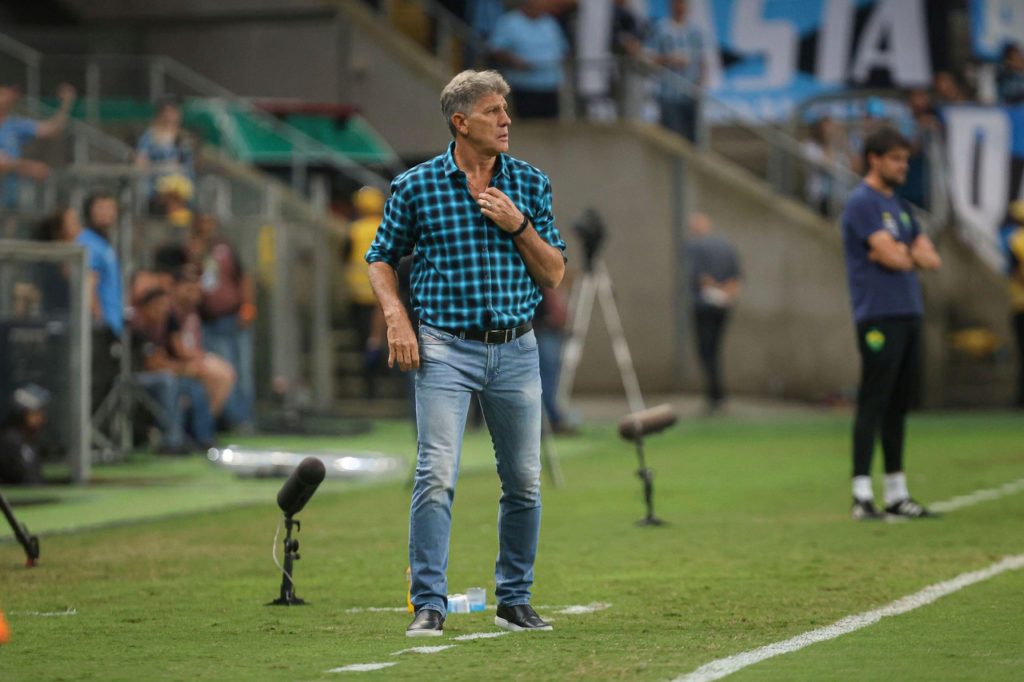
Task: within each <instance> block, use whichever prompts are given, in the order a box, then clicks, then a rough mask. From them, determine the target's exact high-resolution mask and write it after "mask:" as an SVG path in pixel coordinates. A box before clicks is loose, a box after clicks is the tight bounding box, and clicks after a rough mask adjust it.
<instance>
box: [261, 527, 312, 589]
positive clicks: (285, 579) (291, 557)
mask: <svg viewBox="0 0 1024 682" xmlns="http://www.w3.org/2000/svg"><path fill="white" fill-rule="evenodd" d="M292 526H295V532H296V533H298V532H299V531H300V530H302V524H301V523H300V522H299V521H298V520H297V519H293V518H292V516H291V514H285V516H284V527H285V536H284V570H283V571H282V572H281V596H280V597H278V598H277V599H275V600H274V601H272V602H270V603H269V604H267V606H303V605H305V603H306V600H304V599H299V598H298V597H296V596H295V583H293V582H292V578H291V576H292V566H293V565H294V562H295V561H298V560H299V559H301V558H302V557H300V556H299V541H298V540H297V539H293V538H292Z"/></svg>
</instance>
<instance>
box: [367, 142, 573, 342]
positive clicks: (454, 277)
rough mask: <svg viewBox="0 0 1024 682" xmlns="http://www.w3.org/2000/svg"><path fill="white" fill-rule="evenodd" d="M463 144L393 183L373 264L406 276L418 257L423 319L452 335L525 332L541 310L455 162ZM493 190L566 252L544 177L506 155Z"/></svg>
mask: <svg viewBox="0 0 1024 682" xmlns="http://www.w3.org/2000/svg"><path fill="white" fill-rule="evenodd" d="M454 149H455V145H454V143H452V144H451V145H450V146H449V147H448V151H447V152H445V153H444V154H441V155H439V156H436V157H434V158H433V159H431V160H429V161H426V162H424V163H421V164H420V165H418V166H416V167H415V168H411V169H409V170H408V171H406V172H405V173H402V174H401V175H399V176H398V177H397V178H395V179H394V181H393V182H392V183H391V196H390V197H389V198H388V201H387V203H386V204H385V205H384V219H383V221H382V222H381V224H380V227H379V228H377V236H376V237H375V238H374V240H373V244H371V245H370V249H369V251H367V252H366V262H367V263H376V262H384V263H387V264H389V265H390V266H391V267H393V268H395V269H396V270H397V269H398V262H399V260H401V258H402V257H404V256H407V255H409V254H411V253H413V252H414V251H415V254H414V259H413V266H412V274H411V281H410V288H411V298H412V305H413V309H414V310H415V312H416V316H417V317H418V318H419V319H420V320H422V321H423V322H425V323H427V324H429V325H432V326H436V327H442V328H445V329H459V330H463V329H464V330H484V329H508V328H511V327H517V326H519V325H520V324H523V323H524V322H528V321H529V320H531V319H532V318H533V311H534V310H535V309H536V307H537V304H538V303H540V299H541V294H540V289H539V288H538V287H537V284H536V283H535V282H534V281H533V279H532V278H531V277H530V274H529V272H527V270H526V264H525V263H524V262H523V257H522V256H521V255H520V253H519V249H518V248H517V247H516V244H515V240H514V239H513V237H512V235H511V234H509V233H507V232H505V231H504V230H502V229H501V228H500V227H498V226H497V225H495V224H494V223H493V222H491V220H490V219H488V218H486V217H484V215H483V214H482V213H481V212H480V207H479V206H478V205H477V203H476V200H475V199H474V198H473V196H472V195H471V194H470V190H469V184H468V182H467V180H466V174H465V173H463V172H462V171H461V170H460V169H459V167H458V166H457V165H456V163H455V157H454ZM491 186H492V187H496V188H498V189H499V190H501V191H502V192H504V193H505V194H506V195H508V197H509V199H511V200H512V203H514V204H515V205H516V206H517V207H518V208H519V210H520V211H522V212H523V213H524V214H525V215H527V216H529V218H530V221H531V222H532V223H533V228H534V229H536V230H537V234H539V235H540V237H541V239H543V240H544V241H546V242H547V243H548V244H550V245H551V246H554V247H555V248H557V249H560V250H562V251H564V250H565V242H563V241H562V238H561V237H560V236H559V234H558V230H557V229H556V228H555V217H554V214H553V213H552V212H551V183H550V182H549V181H548V177H547V176H546V175H544V173H542V172H540V171H539V170H537V169H536V168H534V167H533V166H531V165H530V164H528V163H526V162H524V161H520V160H519V159H515V158H513V157H511V156H509V155H507V154H499V155H498V159H497V161H496V165H495V167H494V177H493V178H492V179H491Z"/></svg>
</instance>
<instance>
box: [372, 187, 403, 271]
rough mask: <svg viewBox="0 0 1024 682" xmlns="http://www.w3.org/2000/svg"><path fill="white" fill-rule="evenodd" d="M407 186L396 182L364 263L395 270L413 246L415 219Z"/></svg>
mask: <svg viewBox="0 0 1024 682" xmlns="http://www.w3.org/2000/svg"><path fill="white" fill-rule="evenodd" d="M409 194H410V189H409V187H408V185H406V184H405V183H402V182H400V181H399V180H395V181H394V182H392V183H391V196H390V197H389V198H388V200H387V202H386V203H385V204H384V218H383V220H381V223H380V227H378V228H377V236H376V237H374V238H373V243H372V244H370V248H369V250H368V251H367V252H366V257H365V259H366V262H367V263H378V262H382V263H387V264H388V265H390V266H391V267H392V268H394V269H395V270H398V262H399V261H400V260H402V258H403V257H404V256H408V255H409V254H411V253H412V250H413V248H414V247H415V246H416V228H415V220H416V215H415V211H414V208H413V204H412V201H411V200H412V197H411V196H409Z"/></svg>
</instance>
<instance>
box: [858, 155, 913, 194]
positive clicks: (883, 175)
mask: <svg viewBox="0 0 1024 682" xmlns="http://www.w3.org/2000/svg"><path fill="white" fill-rule="evenodd" d="M868 161H869V162H870V163H871V170H872V171H874V172H875V173H877V174H878V177H879V178H880V179H881V180H882V182H884V183H885V184H886V185H888V186H889V187H899V186H900V185H902V184H903V183H904V182H906V180H907V164H908V163H909V161H910V150H909V149H907V148H905V147H896V148H894V149H890V150H889V151H887V152H886V153H885V154H881V155H877V154H871V155H869V157H868Z"/></svg>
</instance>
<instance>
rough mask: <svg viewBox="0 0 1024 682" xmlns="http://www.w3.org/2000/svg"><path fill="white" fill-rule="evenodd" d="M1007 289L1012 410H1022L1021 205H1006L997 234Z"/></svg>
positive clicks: (1023, 238)
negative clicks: (1013, 361) (1013, 347)
mask: <svg viewBox="0 0 1024 682" xmlns="http://www.w3.org/2000/svg"><path fill="white" fill-rule="evenodd" d="M1000 236H1001V238H1002V239H1001V241H1002V244H1003V249H1004V251H1005V253H1006V260H1007V275H1008V276H1009V280H1010V281H1009V286H1010V310H1011V315H1012V322H1013V330H1014V334H1015V336H1016V337H1017V396H1016V406H1017V407H1020V408H1024V201H1015V202H1013V203H1012V204H1010V222H1009V223H1008V224H1007V225H1006V226H1005V227H1004V228H1003V229H1002V231H1001V234H1000Z"/></svg>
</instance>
